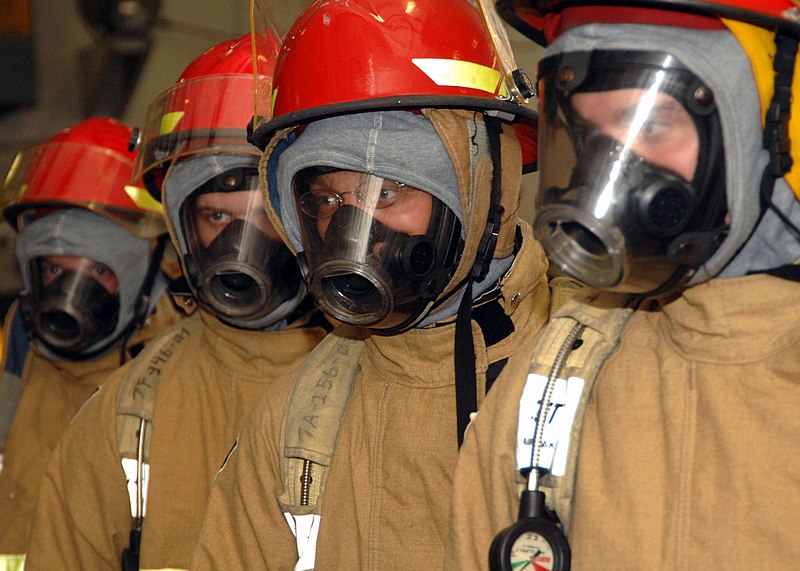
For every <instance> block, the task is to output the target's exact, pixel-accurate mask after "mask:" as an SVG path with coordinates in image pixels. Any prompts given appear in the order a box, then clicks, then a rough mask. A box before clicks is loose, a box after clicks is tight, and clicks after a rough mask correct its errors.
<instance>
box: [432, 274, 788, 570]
mask: <svg viewBox="0 0 800 571" xmlns="http://www.w3.org/2000/svg"><path fill="white" fill-rule="evenodd" d="M798 295H800V284H798V283H795V282H790V281H784V280H781V279H778V278H775V277H771V276H767V275H753V276H748V277H741V278H727V279H715V280H712V281H710V282H707V283H704V284H702V285H698V286H695V287H692V288H689V289H687V290H685V292H684V293H683V295H682V296H681V297H679V298H677V299H676V300H675V301H673V302H672V303H669V304H668V305H666V306H665V307H664V309H663V311H653V312H647V311H642V310H640V311H637V312H635V313H634V314H633V316H631V317H630V319H629V320H628V322H627V324H626V326H625V329H624V331H623V334H622V337H621V344H620V347H619V348H618V349H617V350H616V352H614V353H613V354H612V355H611V356H610V357H609V359H608V360H607V362H606V364H605V365H604V367H603V369H602V370H601V371H600V376H599V378H598V381H597V384H596V385H595V387H594V391H593V393H592V396H591V398H590V400H589V403H588V408H587V410H586V416H585V421H584V424H583V428H582V433H581V436H580V448H579V453H578V454H579V455H578V468H577V482H576V491H575V496H574V499H573V502H574V511H573V516H572V517H573V520H572V522H573V523H572V529H571V530H570V534H569V541H570V545H571V548H572V569H573V571H584V570H592V571H595V570H603V569H614V570H620V569H630V570H645V569H646V570H661V569H663V570H667V569H669V570H683V569H685V570H690V569H691V570H696V569H793V568H795V567H796V566H797V561H798V560H800V544H798V542H797V532H798V529H800V497H798V495H797V493H796V490H797V489H798V486H800V415H798V410H800V358H799V357H800V305H798V303H797V300H798ZM524 384H525V375H520V376H517V377H514V378H513V379H509V382H507V383H504V384H502V385H499V386H498V387H496V389H495V390H493V391H492V392H491V393H490V394H489V398H487V401H486V403H485V404H484V406H483V407H482V409H481V411H480V413H479V414H478V416H477V418H476V419H475V420H474V421H473V423H472V425H471V428H470V430H469V432H468V436H467V438H466V440H465V443H464V446H463V447H462V454H461V457H460V458H459V465H458V470H457V475H456V484H455V499H454V505H453V516H452V525H451V534H450V538H449V545H448V555H447V561H448V565H447V566H446V568H447V569H463V570H478V569H488V552H489V546H490V543H491V541H492V538H493V536H494V535H495V534H496V533H498V532H499V531H500V530H502V529H503V528H505V527H506V526H508V525H510V524H511V523H512V522H514V521H516V518H517V513H516V511H517V508H518V506H519V501H518V498H519V488H518V486H517V484H516V483H515V480H516V479H515V476H516V470H515V449H514V446H515V442H516V438H517V418H518V412H519V400H520V395H521V393H522V389H523V386H524ZM489 459H491V461H490V460H489ZM732 497H735V498H736V501H731V498H732Z"/></svg>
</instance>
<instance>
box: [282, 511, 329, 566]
mask: <svg viewBox="0 0 800 571" xmlns="http://www.w3.org/2000/svg"><path fill="white" fill-rule="evenodd" d="M283 517H285V518H286V523H288V524H289V529H291V530H292V533H293V534H294V537H295V540H296V541H297V557H298V559H297V563H296V564H295V566H294V571H308V570H309V569H314V562H315V561H316V558H317V535H319V523H320V516H318V515H316V514H307V515H292V514H290V513H288V512H283Z"/></svg>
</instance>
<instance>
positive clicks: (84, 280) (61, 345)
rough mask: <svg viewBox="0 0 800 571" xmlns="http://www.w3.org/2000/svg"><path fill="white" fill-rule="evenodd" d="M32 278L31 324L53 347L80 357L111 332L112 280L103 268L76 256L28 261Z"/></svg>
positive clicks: (115, 308)
mask: <svg viewBox="0 0 800 571" xmlns="http://www.w3.org/2000/svg"><path fill="white" fill-rule="evenodd" d="M31 277H32V288H33V291H32V326H33V329H34V332H35V334H36V336H37V337H38V338H39V339H40V340H41V341H43V342H44V343H45V344H47V345H48V346H49V347H51V348H52V349H54V350H56V351H58V352H63V353H70V354H75V353H80V352H82V351H85V350H86V349H89V348H90V347H91V346H93V345H95V344H97V343H99V342H101V341H102V340H104V339H105V338H106V337H107V336H108V335H110V334H111V333H112V332H113V331H114V329H115V328H116V326H117V321H118V318H119V297H118V296H117V294H116V287H117V279H116V276H115V275H114V273H113V272H111V271H110V270H109V269H108V268H107V267H106V266H105V265H103V264H100V263H97V262H95V261H92V260H88V259H86V258H79V257H77V256H48V257H46V258H40V259H37V260H34V261H33V262H32V265H31ZM109 289H112V290H113V293H112V292H111V291H109Z"/></svg>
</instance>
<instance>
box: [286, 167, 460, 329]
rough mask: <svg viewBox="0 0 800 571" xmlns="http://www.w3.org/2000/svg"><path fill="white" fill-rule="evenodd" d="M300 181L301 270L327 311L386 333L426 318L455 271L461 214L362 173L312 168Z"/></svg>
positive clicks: (427, 196)
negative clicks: (302, 269)
mask: <svg viewBox="0 0 800 571" xmlns="http://www.w3.org/2000/svg"><path fill="white" fill-rule="evenodd" d="M293 186H294V198H295V202H296V206H297V211H298V216H299V219H300V233H301V239H302V242H303V248H304V251H303V253H302V254H301V260H302V264H301V267H302V265H303V264H304V265H305V267H304V271H305V272H306V281H307V283H308V288H309V291H310V292H311V293H312V294H313V295H314V298H315V299H316V301H317V303H318V304H319V305H320V306H321V307H322V309H323V310H324V311H325V312H326V313H328V314H329V315H331V316H332V317H334V318H335V319H337V320H339V321H342V322H344V323H348V324H351V325H357V326H362V327H369V328H371V329H374V330H376V331H379V332H384V333H389V332H396V331H399V330H403V329H406V328H408V327H411V326H412V325H413V324H414V323H416V322H417V321H419V319H421V318H422V317H424V315H425V314H426V313H427V311H429V310H430V308H431V306H432V304H433V301H434V300H435V298H436V297H437V296H438V295H439V294H440V293H441V292H442V290H443V289H444V287H445V286H446V285H447V282H448V281H449V279H450V277H451V275H452V272H453V271H454V269H455V264H456V259H457V254H458V251H459V247H460V231H461V224H460V223H459V221H458V219H457V218H456V215H455V213H453V212H452V211H451V210H449V209H448V208H446V207H445V206H444V204H443V203H442V202H441V201H439V200H438V199H436V198H434V197H433V196H432V195H430V194H428V193H427V192H424V191H422V190H419V189H416V188H412V187H409V186H407V185H404V184H402V183H398V182H395V181H391V180H388V179H383V178H381V177H377V176H374V175H368V174H364V173H359V172H354V171H345V170H335V169H330V168H321V167H310V168H307V169H303V170H301V171H300V172H299V173H298V174H297V175H295V178H294V181H293Z"/></svg>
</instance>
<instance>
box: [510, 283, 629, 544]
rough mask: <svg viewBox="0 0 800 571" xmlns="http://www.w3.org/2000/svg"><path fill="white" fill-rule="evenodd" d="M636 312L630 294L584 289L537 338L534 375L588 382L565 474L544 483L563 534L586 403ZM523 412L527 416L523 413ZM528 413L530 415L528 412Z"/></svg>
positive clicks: (547, 476)
mask: <svg viewBox="0 0 800 571" xmlns="http://www.w3.org/2000/svg"><path fill="white" fill-rule="evenodd" d="M632 313H633V307H632V306H631V305H630V304H629V301H628V299H627V297H626V296H621V295H620V294H612V293H597V292H592V291H590V290H584V291H582V292H580V293H578V294H576V295H575V297H574V298H572V299H570V300H568V301H566V302H564V304H563V306H562V307H561V308H560V309H559V310H558V311H556V313H555V315H554V318H553V320H552V321H551V322H550V323H549V324H548V325H547V327H546V328H545V329H544V330H543V331H542V333H541V334H540V336H539V338H538V339H537V343H536V348H535V350H534V353H533V358H532V359H531V366H530V369H529V373H531V374H535V375H544V376H547V377H548V378H552V379H568V378H571V377H578V378H580V379H583V381H584V385H583V391H582V393H581V395H580V400H579V401H578V405H577V410H576V412H575V416H574V420H573V422H572V426H571V429H570V431H569V449H568V453H567V463H566V469H565V473H564V475H563V476H554V475H553V474H552V473H547V474H545V475H544V476H542V477H541V478H540V479H539V489H541V490H542V491H544V492H545V494H546V496H547V504H548V508H550V509H552V510H554V511H555V512H556V513H557V514H558V517H559V519H560V521H561V524H562V526H563V527H564V531H565V532H568V531H569V525H570V521H571V516H572V498H573V496H574V490H575V475H576V470H577V458H578V449H579V446H580V434H581V428H582V426H583V419H584V415H585V413H586V408H587V404H588V402H589V398H590V396H591V394H592V390H593V388H594V385H595V382H596V380H597V378H598V376H599V372H600V369H601V368H602V366H603V364H604V363H605V361H606V359H607V358H608V357H609V355H611V353H612V352H613V351H614V350H615V349H616V347H617V345H618V344H619V339H620V335H621V333H622V329H623V327H624V326H625V323H626V321H627V320H628V318H629V317H630V316H631V314H632ZM576 327H578V328H582V329H581V331H580V335H579V336H578V338H577V340H575V341H571V340H570V341H569V342H570V344H571V347H568V348H565V347H564V343H565V342H567V340H568V339H569V338H570V332H571V331H573V330H574V329H575V328H576ZM563 350H566V352H567V356H566V359H565V360H564V362H563V363H562V364H561V365H560V366H559V367H558V370H554V367H553V364H554V363H556V362H557V361H558V357H557V356H558V354H559V352H560V351H563ZM520 414H521V415H522V414H526V413H525V412H524V411H522V410H520ZM527 414H529V412H528V413H527Z"/></svg>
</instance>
